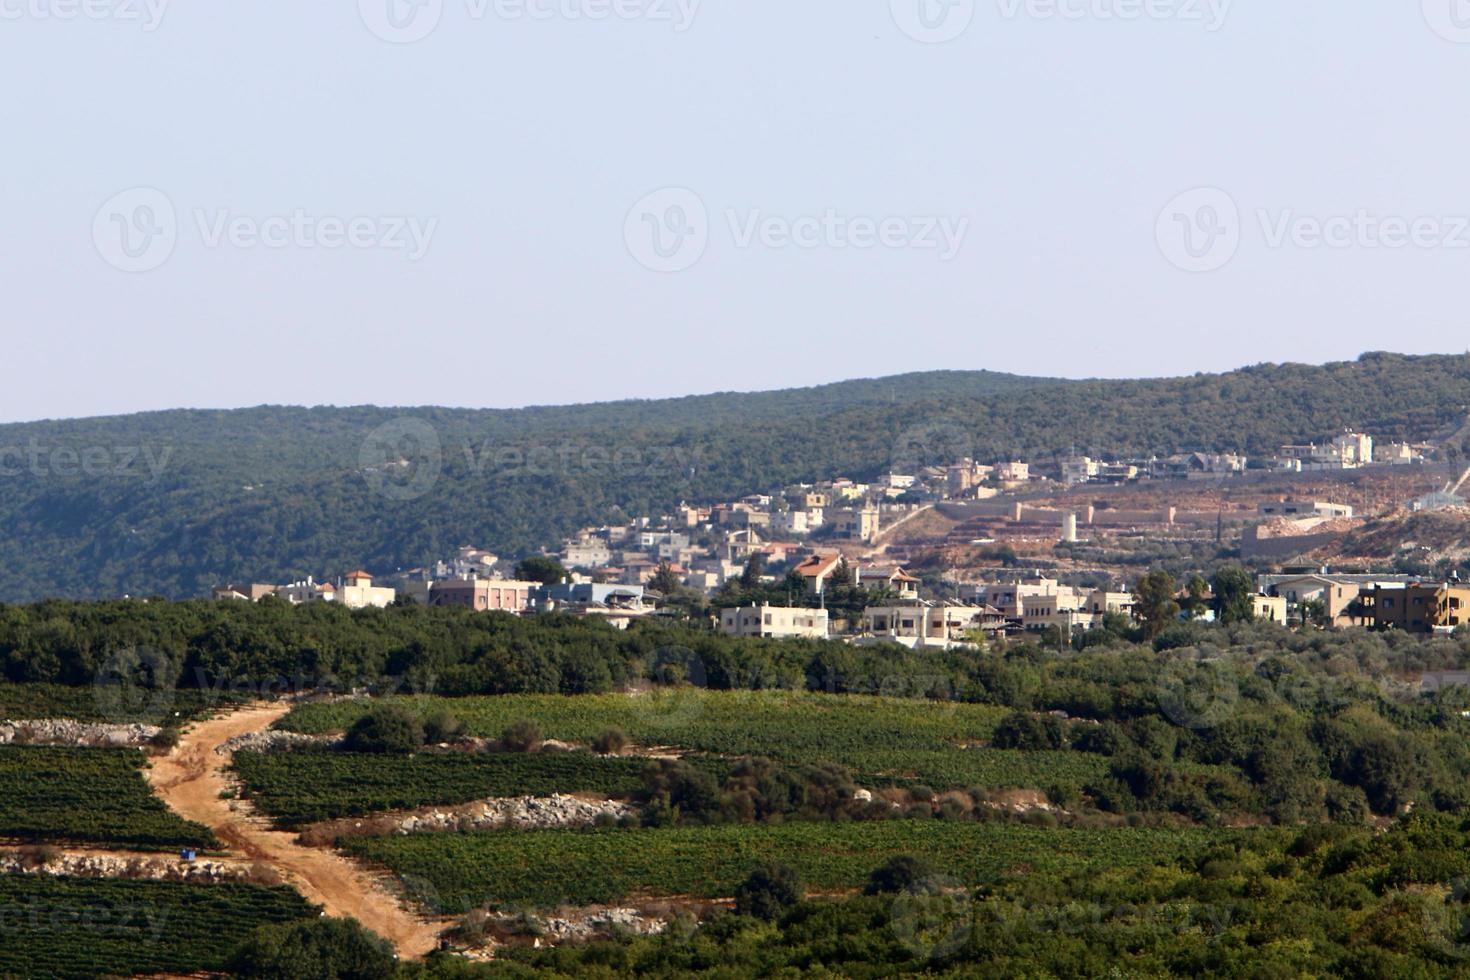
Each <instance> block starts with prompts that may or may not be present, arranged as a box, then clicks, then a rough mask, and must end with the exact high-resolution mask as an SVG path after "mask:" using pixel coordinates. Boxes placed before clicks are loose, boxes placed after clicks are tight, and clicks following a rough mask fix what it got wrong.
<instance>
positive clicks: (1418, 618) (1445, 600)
mask: <svg viewBox="0 0 1470 980" xmlns="http://www.w3.org/2000/svg"><path fill="white" fill-rule="evenodd" d="M1258 584H1259V587H1260V590H1261V592H1262V593H1264V594H1266V595H1269V596H1271V597H1274V598H1276V599H1277V600H1279V601H1280V602H1282V603H1285V604H1286V606H1287V609H1288V614H1289V615H1291V616H1292V618H1293V619H1298V618H1302V615H1303V612H1304V610H1306V609H1307V608H1308V607H1311V608H1314V609H1315V610H1316V611H1317V613H1316V614H1317V616H1318V617H1319V620H1320V622H1321V623H1322V625H1326V626H1334V627H1349V626H1363V627H1367V628H1369V629H1382V630H1401V631H1403V632H1405V633H1414V634H1419V635H1432V634H1436V633H1450V632H1453V631H1455V630H1456V629H1458V628H1459V627H1461V626H1465V625H1470V586H1467V585H1464V584H1462V583H1460V582H1458V581H1454V582H1424V581H1422V580H1420V579H1418V578H1415V577H1413V576H1406V575H1377V574H1343V573H1336V572H1332V571H1330V570H1328V569H1321V568H1317V569H1288V570H1287V571H1285V572H1283V573H1281V574H1273V575H1262V576H1260V577H1259V579H1258Z"/></svg>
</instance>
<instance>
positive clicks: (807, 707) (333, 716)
mask: <svg viewBox="0 0 1470 980" xmlns="http://www.w3.org/2000/svg"><path fill="white" fill-rule="evenodd" d="M385 700H388V701H391V702H394V703H399V704H402V705H405V706H406V707H408V708H410V709H412V710H413V711H415V712H417V713H419V714H422V715H424V716H427V715H430V714H433V713H434V712H435V711H440V710H448V711H451V712H453V713H454V714H455V715H457V716H458V717H459V718H460V720H461V721H463V722H464V723H465V725H466V727H467V728H468V729H469V730H470V732H472V733H473V734H476V735H482V736H496V735H499V734H500V733H501V731H502V730H504V728H505V727H506V726H507V725H509V724H511V723H512V722H514V721H518V720H520V719H522V718H530V719H533V720H534V721H536V722H538V723H539V724H540V725H541V728H542V730H543V731H544V733H545V734H546V736H547V737H548V738H556V739H563V740H566V741H571V742H579V743H583V744H585V743H587V742H589V741H590V740H591V739H592V738H593V737H594V736H596V735H597V733H598V732H601V731H603V730H604V729H608V728H621V729H622V730H623V731H624V732H626V733H627V734H628V735H629V737H631V738H632V739H633V741H634V742H636V743H637V744H639V745H643V746H677V747H679V748H683V749H688V750H690V751H693V752H709V753H714V754H717V755H727V756H765V757H767V758H771V759H783V760H791V761H798V762H817V761H821V762H837V763H843V764H848V762H849V760H851V759H853V758H855V757H857V756H859V755H860V754H861V753H864V752H867V751H868V750H870V749H871V748H872V747H873V746H875V745H881V746H883V747H884V748H885V749H887V750H895V751H896V750H919V751H935V750H943V749H949V748H952V747H954V746H956V745H960V744H965V743H972V742H977V741H978V742H985V741H988V740H989V738H990V736H991V734H992V733H993V732H994V731H995V726H996V723H997V722H999V721H1000V719H1001V718H1004V717H1005V716H1006V715H1007V714H1008V713H1009V712H1007V711H1006V710H1005V709H1002V708H995V707H991V706H988V705H978V704H961V703H957V702H949V701H944V702H938V701H919V700H908V699H900V698H881V697H866V696H857V695H851V696H844V695H827V694H807V693H798V692H789V691H708V690H702V689H699V688H671V689H669V688H666V689H656V690H654V691H650V692H647V693H643V694H635V695H628V694H596V695H579V696H562V695H555V694H550V695H540V694H516V695H503V696H500V697H471V698H429V697H418V698H397V699H385ZM370 707H371V705H369V704H367V703H364V702H362V701H339V702H337V703H334V704H312V705H304V706H302V707H299V708H297V709H296V710H294V711H292V712H291V714H289V715H288V716H286V717H285V718H283V719H282V720H281V722H280V723H279V725H278V727H280V728H285V729H288V730H291V731H298V732H310V733H322V732H331V731H340V730H343V729H345V728H347V727H348V726H349V725H351V724H352V722H353V721H354V720H356V719H357V718H358V717H360V716H361V715H362V714H363V713H364V712H365V711H367V710H368V709H369V708H370Z"/></svg>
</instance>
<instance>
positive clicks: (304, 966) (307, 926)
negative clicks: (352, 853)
mask: <svg viewBox="0 0 1470 980" xmlns="http://www.w3.org/2000/svg"><path fill="white" fill-rule="evenodd" d="M229 970H230V973H231V974H232V975H234V976H237V977H268V978H272V980H275V978H279V977H300V978H306V977H312V978H321V980H334V978H336V980H388V978H390V977H392V976H393V974H394V973H395V972H396V970H397V964H396V963H395V961H394V956H393V947H392V946H390V945H389V944H388V942H387V940H385V939H381V938H379V937H378V936H376V935H374V934H373V933H371V932H368V931H367V930H366V929H364V928H363V927H362V926H361V925H359V924H358V923H357V921H356V920H354V919H307V920H304V921H300V922H290V923H286V924H283V925H270V926H261V927H260V928H259V929H256V930H255V931H254V932H253V933H251V934H250V938H249V939H247V940H246V941H245V943H244V944H243V945H241V947H240V948H239V949H237V950H236V951H235V953H234V955H232V956H231V957H230V963H229Z"/></svg>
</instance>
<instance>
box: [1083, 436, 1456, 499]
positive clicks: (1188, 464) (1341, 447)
mask: <svg viewBox="0 0 1470 980" xmlns="http://www.w3.org/2000/svg"><path fill="white" fill-rule="evenodd" d="M1433 451H1434V447H1433V446H1430V445H1427V444H1414V443H1406V442H1376V441H1375V440H1374V438H1373V436H1371V435H1367V434H1365V433H1362V432H1352V431H1346V432H1343V433H1341V434H1340V435H1338V436H1336V437H1335V438H1333V439H1331V440H1329V441H1327V442H1324V443H1320V444H1319V443H1315V442H1314V443H1308V444H1306V445H1303V446H1282V447H1281V450H1280V452H1278V453H1277V454H1276V455H1274V456H1271V457H1269V458H1267V459H1264V460H1261V461H1259V462H1258V463H1257V466H1258V467H1259V468H1261V469H1265V470H1274V471H1276V472H1278V473H1309V472H1322V471H1327V470H1355V469H1360V468H1362V467H1366V466H1412V465H1415V464H1419V463H1423V462H1424V461H1425V460H1426V459H1427V458H1428V457H1429V455H1430V454H1431V453H1432V452H1433ZM1249 468H1251V461H1250V459H1248V458H1247V457H1245V456H1241V455H1237V454H1235V453H1180V454H1177V455H1173V456H1166V457H1153V458H1150V459H1131V460H1113V461H1106V460H1100V459H1093V458H1092V457H1090V456H1071V457H1068V458H1066V459H1064V460H1062V462H1061V466H1060V474H1059V478H1060V479H1061V481H1062V482H1063V483H1066V484H1068V485H1070V486H1075V485H1077V484H1081V483H1113V484H1117V483H1131V482H1134V481H1136V480H1146V479H1147V480H1200V479H1213V478H1218V477H1223V476H1232V475H1237V474H1241V473H1244V472H1245V471H1246V470H1247V469H1249Z"/></svg>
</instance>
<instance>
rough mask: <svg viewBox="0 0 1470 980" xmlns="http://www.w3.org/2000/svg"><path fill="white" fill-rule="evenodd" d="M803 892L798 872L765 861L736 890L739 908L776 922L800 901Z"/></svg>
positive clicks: (736, 907)
mask: <svg viewBox="0 0 1470 980" xmlns="http://www.w3.org/2000/svg"><path fill="white" fill-rule="evenodd" d="M803 893H804V889H803V888H802V884H801V879H800V878H799V877H798V876H797V874H796V872H795V871H793V870H791V869H790V868H788V867H785V866H784V865H779V864H763V865H761V866H760V867H758V868H756V869H755V870H754V871H752V872H751V873H750V877H748V878H746V879H745V881H743V882H742V883H741V884H740V887H739V888H737V889H736V890H735V911H736V913H738V914H740V915H750V916H754V917H755V918H757V919H765V920H766V921H767V922H773V921H775V920H776V919H779V918H780V917H781V916H782V915H784V914H785V912H786V910H787V909H789V908H791V907H792V906H794V905H796V904H797V903H798V902H800V901H801V899H802V895H803Z"/></svg>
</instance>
